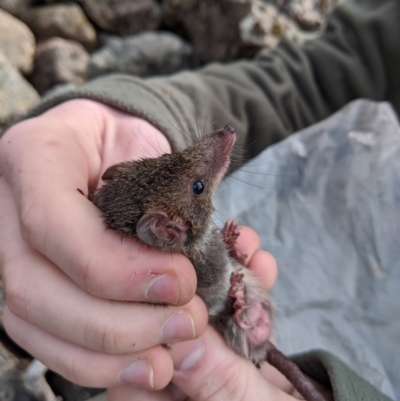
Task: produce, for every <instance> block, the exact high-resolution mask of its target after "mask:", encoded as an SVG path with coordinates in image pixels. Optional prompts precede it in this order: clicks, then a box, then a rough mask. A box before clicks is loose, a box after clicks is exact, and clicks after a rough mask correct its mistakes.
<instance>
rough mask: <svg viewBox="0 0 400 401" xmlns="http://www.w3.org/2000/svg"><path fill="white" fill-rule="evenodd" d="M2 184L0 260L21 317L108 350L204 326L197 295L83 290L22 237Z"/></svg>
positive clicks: (188, 334)
mask: <svg viewBox="0 0 400 401" xmlns="http://www.w3.org/2000/svg"><path fill="white" fill-rule="evenodd" d="M1 184H2V182H0V186H1ZM2 189H3V191H2V190H1V189H0V192H1V194H2V196H1V197H0V221H1V227H0V260H1V263H2V269H3V279H4V283H5V287H6V294H7V303H8V305H9V306H10V308H11V309H12V311H13V312H14V313H15V314H16V315H18V316H19V317H20V318H22V319H24V320H27V321H29V322H31V323H33V324H35V325H37V326H39V327H41V328H42V329H44V330H46V331H49V332H50V333H52V334H54V335H56V336H59V337H61V338H64V339H66V340H68V341H71V342H73V343H76V344H79V345H82V346H84V347H88V348H91V349H94V350H97V351H100V352H108V353H126V352H130V353H131V352H136V351H138V350H142V349H145V348H148V347H150V346H153V345H156V344H160V343H167V342H173V341H176V340H178V339H188V338H193V337H195V336H197V335H200V334H201V333H202V332H203V330H204V329H205V327H206V325H207V311H206V309H205V306H204V304H203V303H202V302H201V301H200V300H199V299H198V298H197V297H196V298H195V299H193V300H192V301H191V302H190V303H189V304H187V305H185V306H184V307H183V308H172V307H161V306H157V307H156V306H154V305H151V304H143V303H128V302H110V301H108V300H105V299H102V298H97V297H93V296H91V295H89V294H87V293H86V292H85V291H82V289H81V288H80V287H78V286H77V285H76V284H75V283H73V282H72V281H71V280H70V279H69V278H68V277H67V276H66V275H65V274H63V273H62V272H61V271H60V270H59V269H58V268H57V267H56V266H54V265H53V264H52V263H51V262H50V261H48V260H47V259H45V258H44V257H43V256H41V255H39V254H38V253H37V252H36V251H34V250H32V249H30V248H29V246H28V245H27V244H26V243H25V242H24V241H23V240H22V238H21V236H20V234H19V232H18V226H17V224H16V219H13V218H12V217H13V214H15V208H13V204H12V203H11V204H10V202H6V201H5V200H6V197H5V195H6V194H7V190H6V188H5V187H4V186H3V187H2ZM13 212H14V213H13ZM71 322H73V325H71Z"/></svg>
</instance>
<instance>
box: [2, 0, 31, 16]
mask: <svg viewBox="0 0 400 401" xmlns="http://www.w3.org/2000/svg"><path fill="white" fill-rule="evenodd" d="M33 3H35V0H0V8H2V9H3V10H6V11H8V12H9V13H10V14H13V15H19V14H20V13H21V12H22V11H24V10H25V9H26V8H28V7H29V6H31V5H32V4H33Z"/></svg>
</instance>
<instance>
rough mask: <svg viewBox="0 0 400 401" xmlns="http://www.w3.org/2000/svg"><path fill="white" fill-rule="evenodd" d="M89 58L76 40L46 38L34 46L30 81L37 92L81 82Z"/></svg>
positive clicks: (84, 76) (84, 77)
mask: <svg viewBox="0 0 400 401" xmlns="http://www.w3.org/2000/svg"><path fill="white" fill-rule="evenodd" d="M89 60H90V57H89V54H88V53H87V52H86V50H85V49H84V47H83V46H82V45H80V44H79V43H77V42H74V41H72V40H66V39H61V38H53V39H49V40H46V41H44V42H41V43H39V44H38V45H37V47H36V54H35V68H34V70H33V73H32V76H31V82H32V84H33V86H34V87H35V88H36V89H37V90H38V92H39V93H43V92H45V91H47V90H48V89H50V88H51V87H52V86H55V85H58V84H64V83H75V84H82V83H84V82H85V80H86V70H87V66H88V64H89Z"/></svg>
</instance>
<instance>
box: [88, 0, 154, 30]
mask: <svg viewBox="0 0 400 401" xmlns="http://www.w3.org/2000/svg"><path fill="white" fill-rule="evenodd" d="M82 5H83V8H84V10H85V12H86V14H87V15H88V17H89V18H90V19H91V20H92V21H94V22H95V23H96V24H97V25H98V26H99V27H100V28H102V29H104V30H106V31H108V32H112V33H116V34H118V35H122V36H126V35H132V34H135V33H138V32H141V31H145V30H152V29H156V28H158V27H159V26H160V7H159V6H158V4H157V2H156V1H155V0H135V1H130V0H83V2H82Z"/></svg>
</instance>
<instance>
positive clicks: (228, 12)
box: [162, 0, 251, 62]
mask: <svg viewBox="0 0 400 401" xmlns="http://www.w3.org/2000/svg"><path fill="white" fill-rule="evenodd" d="M162 5H163V8H162V10H163V23H164V24H165V25H166V26H168V27H169V28H171V29H174V30H176V31H179V30H183V31H184V32H185V33H186V35H187V37H188V38H189V41H190V42H191V43H192V44H193V47H194V50H195V52H196V53H197V54H198V55H199V56H200V58H201V60H202V61H203V62H209V61H213V60H217V61H224V60H225V61H226V60H233V59H235V58H236V57H237V56H238V54H239V52H240V50H241V47H242V42H241V39H240V33H239V22H240V21H241V20H242V19H243V18H245V17H246V16H247V15H248V14H249V12H250V10H251V1H250V0H245V1H243V0H219V1H215V0H164V2H163V4H162Z"/></svg>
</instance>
